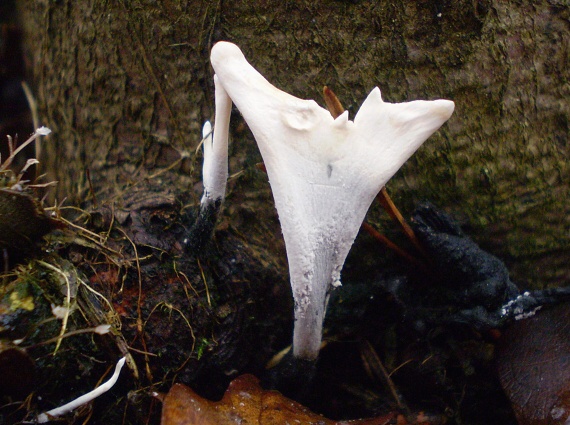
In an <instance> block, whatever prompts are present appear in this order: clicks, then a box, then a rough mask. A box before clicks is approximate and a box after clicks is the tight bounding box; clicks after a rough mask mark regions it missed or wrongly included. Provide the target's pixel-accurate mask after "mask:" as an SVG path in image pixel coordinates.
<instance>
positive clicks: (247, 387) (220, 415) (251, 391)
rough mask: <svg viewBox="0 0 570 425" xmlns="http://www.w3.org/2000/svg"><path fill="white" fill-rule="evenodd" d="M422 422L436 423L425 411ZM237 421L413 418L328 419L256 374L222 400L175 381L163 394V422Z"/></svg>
mask: <svg viewBox="0 0 570 425" xmlns="http://www.w3.org/2000/svg"><path fill="white" fill-rule="evenodd" d="M420 422H421V423H422V424H423V425H429V424H434V422H432V421H431V419H430V418H429V417H427V416H425V415H424V414H422V413H420V414H419V415H417V417H416V420H415V421H414V422H413V423H420ZM236 424H242V425H245V424H248V425H256V424H257V425H284V424H303V425H343V424H346V425H349V424H350V425H388V424H398V425H407V424H411V422H408V421H407V420H406V419H405V418H404V417H403V416H402V415H399V414H397V413H389V414H387V415H383V416H380V417H376V418H370V419H359V420H354V421H340V422H337V421H333V420H330V419H326V418H324V417H323V416H321V415H318V414H316V413H313V412H311V411H310V410H309V409H307V408H306V407H304V406H303V405H301V404H300V403H297V402H295V401H293V400H290V399H288V398H286V397H284V396H283V395H281V394H280V393H279V392H277V391H271V390H264V389H262V388H261V386H260V385H259V380H258V379H257V378H256V377H254V376H253V375H242V376H239V377H238V378H236V379H235V380H233V381H232V382H231V384H230V385H229V387H228V389H227V390H226V393H225V394H224V397H223V398H222V400H220V401H209V400H205V399H203V398H202V397H200V396H199V395H197V394H196V393H195V392H194V391H192V390H191V389H190V388H188V387H186V386H185V385H182V384H174V386H173V387H172V388H171V390H170V391H169V392H168V394H167V395H166V397H165V398H164V402H163V408H162V420H161V425H236Z"/></svg>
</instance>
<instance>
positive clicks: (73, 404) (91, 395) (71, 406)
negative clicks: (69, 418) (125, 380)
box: [36, 357, 126, 424]
mask: <svg viewBox="0 0 570 425" xmlns="http://www.w3.org/2000/svg"><path fill="white" fill-rule="evenodd" d="M125 360H126V359H125V357H122V358H121V359H120V360H119V361H118V362H117V365H116V366H115V372H114V373H113V376H111V378H109V380H108V381H107V382H105V383H104V384H101V385H99V386H98V387H97V388H95V389H94V390H93V391H90V392H88V393H87V394H83V395H82V396H81V397H78V398H76V399H75V400H72V401H70V402H69V403H67V404H64V405H63V406H60V407H58V408H56V409H52V410H50V411H48V412H45V413H41V414H39V415H38V417H37V418H36V422H37V423H39V424H44V423H47V422H50V421H51V420H52V419H53V418H57V417H58V416H61V415H65V414H66V413H69V412H71V411H73V410H75V409H77V408H78V407H80V406H83V405H84V404H87V403H89V402H90V401H92V400H95V399H96V398H97V397H99V396H100V395H101V394H103V393H106V392H107V391H109V390H110V389H111V388H112V387H113V385H115V383H116V382H117V379H119V374H120V373H121V369H122V368H123V365H124V364H125Z"/></svg>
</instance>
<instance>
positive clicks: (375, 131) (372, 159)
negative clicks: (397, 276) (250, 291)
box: [210, 42, 454, 360]
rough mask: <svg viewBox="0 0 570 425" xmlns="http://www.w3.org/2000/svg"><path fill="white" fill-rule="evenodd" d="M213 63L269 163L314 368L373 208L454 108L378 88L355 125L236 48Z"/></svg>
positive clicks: (302, 339)
mask: <svg viewBox="0 0 570 425" xmlns="http://www.w3.org/2000/svg"><path fill="white" fill-rule="evenodd" d="M210 59H211V63H212V66H213V68H214V70H215V72H216V75H217V77H218V79H219V83H221V86H223V88H224V89H225V91H226V92H227V94H228V95H229V97H230V98H231V99H232V100H233V102H234V103H235V105H236V106H237V107H238V109H239V110H240V112H241V113H242V115H243V117H244V119H245V121H246V122H247V124H248V126H249V128H250V129H251V131H252V132H253V135H254V137H255V139H256V141H257V144H258V145H259V149H260V151H261V155H262V157H263V160H264V162H265V167H266V169H267V174H268V176H269V181H270V184H271V188H272V191H273V196H274V199H275V205H276V207H277V211H278V213H279V220H280V222H281V227H282V230H283V236H284V238H285V244H286V249H287V257H288V262H289V273H290V278H291V286H292V289H293V297H294V300H295V326H294V334H293V355H294V357H296V358H301V359H306V360H314V359H316V357H317V356H318V352H319V346H320V343H321V339H322V326H323V319H324V315H325V310H326V304H327V301H328V297H329V294H330V292H331V290H332V289H333V288H334V287H336V286H339V285H340V272H341V269H342V266H343V264H344V261H345V259H346V256H347V255H348V251H349V250H350V247H351V246H352V243H353V241H354V239H355V237H356V234H357V233H358V230H359V228H360V225H361V224H362V221H363V220H364V217H365V215H366V212H367V210H368V208H369V207H370V204H371V203H372V201H373V199H374V197H375V196H376V195H377V194H378V192H379V191H380V189H381V188H382V187H383V186H384V185H385V184H386V182H387V181H388V180H389V179H390V178H391V177H392V176H393V175H394V173H396V171H398V169H399V168H400V167H401V166H402V164H403V163H404V162H405V161H406V160H407V159H408V158H409V157H410V156H411V155H412V154H413V153H414V152H415V151H416V149H418V147H419V146H420V145H421V144H422V143H423V142H424V141H425V140H426V139H427V138H428V137H429V136H430V135H432V134H433V133H434V132H435V131H436V130H437V129H438V128H439V127H440V126H441V125H442V124H443V123H444V122H445V121H447V119H449V117H450V116H451V114H452V112H453V109H454V103H453V102H451V101H449V100H434V101H414V102H407V103H397V104H392V103H386V102H384V101H383V100H382V97H381V95H380V90H379V89H378V88H375V89H374V90H372V92H371V93H370V94H369V95H368V97H367V99H366V100H365V101H364V103H363V104H362V106H361V108H360V110H359V111H358V113H357V114H356V117H355V118H354V121H351V120H349V119H348V112H344V113H343V114H341V115H340V116H339V117H338V118H336V119H333V117H332V116H331V114H330V113H329V111H327V110H326V109H324V108H321V107H320V106H319V105H317V103H316V102H315V101H313V100H302V99H298V98H296V97H294V96H291V95H289V94H287V93H285V92H283V91H281V90H279V89H277V88H276V87H274V86H273V85H271V84H270V83H269V82H268V81H267V80H266V79H265V78H264V77H263V76H262V75H261V74H260V73H259V72H258V71H257V70H255V69H254V68H253V67H252V66H251V65H250V64H249V63H248V62H247V60H246V59H245V57H244V55H243V53H242V52H241V50H240V49H239V48H238V47H237V46H236V45H234V44H232V43H228V42H219V43H217V44H216V45H215V46H214V47H213V49H212V52H211V58H210ZM218 128H219V127H218Z"/></svg>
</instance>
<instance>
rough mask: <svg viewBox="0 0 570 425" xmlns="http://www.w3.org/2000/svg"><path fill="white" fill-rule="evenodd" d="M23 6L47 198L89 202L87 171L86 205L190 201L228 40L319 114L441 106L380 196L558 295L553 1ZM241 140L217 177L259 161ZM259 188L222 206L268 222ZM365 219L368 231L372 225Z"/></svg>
mask: <svg viewBox="0 0 570 425" xmlns="http://www.w3.org/2000/svg"><path fill="white" fill-rule="evenodd" d="M20 6H21V7H20V11H21V17H22V23H24V24H25V26H26V35H27V40H26V46H27V48H28V58H29V66H30V68H31V69H32V70H33V82H34V85H35V89H36V94H37V98H38V104H39V107H40V116H41V123H42V124H44V125H47V126H50V127H51V128H52V129H53V130H54V135H53V137H52V140H51V141H50V142H49V143H46V144H45V146H44V148H43V152H42V158H40V159H41V160H42V162H43V166H44V170H45V171H47V172H48V173H49V174H50V176H53V178H55V179H56V180H58V181H59V187H58V192H57V196H58V198H59V199H62V198H64V197H67V198H68V199H69V200H70V201H71V202H78V201H84V200H85V199H87V198H89V197H90V194H89V190H88V180H87V174H86V170H89V172H90V176H91V180H92V184H93V186H94V191H95V194H96V196H97V198H98V199H110V197H113V196H117V195H118V194H119V193H121V192H123V191H124V190H125V188H127V187H130V185H133V184H140V182H142V181H145V179H155V180H156V181H158V182H159V183H160V184H163V185H164V186H172V187H175V188H176V189H177V190H186V191H190V192H194V190H196V194H197V196H196V197H195V198H194V199H197V198H198V196H199V191H200V189H199V185H197V184H198V183H199V173H198V171H199V168H200V167H199V166H197V165H198V164H199V163H200V158H199V157H200V154H199V153H198V154H196V148H197V146H198V143H199V142H200V127H201V124H202V122H203V121H204V120H205V119H208V118H211V116H212V111H213V88H212V71H211V69H210V67H209V64H208V53H209V50H210V48H211V46H212V44H213V43H214V42H215V41H216V40H222V39H224V40H230V41H233V42H235V43H237V44H238V45H239V46H241V48H242V49H243V51H244V52H245V54H246V57H248V58H249V60H250V61H251V62H252V64H253V65H254V66H256V67H257V68H258V69H259V70H260V72H261V73H262V74H264V75H265V76H266V77H267V78H268V79H269V80H270V81H271V82H273V83H274V84H275V85H277V86H278V87H280V88H282V89H284V90H286V91H288V92H290V93H292V94H295V95H296V96H299V97H304V98H315V99H317V100H318V101H319V102H320V99H319V97H320V95H319V93H320V92H321V89H322V86H323V85H325V84H326V85H328V86H330V87H331V88H333V89H334V90H335V92H336V93H337V95H338V96H339V98H340V99H341V101H342V102H343V104H344V105H345V107H347V109H349V111H350V113H351V114H352V116H353V114H354V113H355V112H356V111H357V110H358V107H359V105H360V103H361V102H362V101H363V99H364V97H365V96H366V95H367V93H368V92H369V91H370V90H371V89H372V88H373V87H374V86H379V87H380V89H381V90H382V93H383V97H384V98H385V100H387V101H391V102H401V101H407V100H413V99H434V98H447V99H452V100H454V101H455V103H456V111H455V113H454V115H453V117H452V118H451V120H450V121H449V123H448V124H447V125H445V126H444V127H443V128H442V129H441V130H440V131H439V133H438V134H436V135H435V136H434V137H432V138H431V139H430V140H429V141H428V142H426V143H425V145H424V146H423V147H422V148H421V149H420V151H419V152H418V153H417V154H416V155H415V156H414V157H413V158H412V159H411V160H410V161H409V162H408V164H407V165H406V166H405V167H404V169H403V170H401V171H400V172H399V173H398V175H397V176H396V177H394V178H393V179H392V181H391V182H390V183H389V186H388V188H389V190H390V191H391V193H392V195H393V197H394V198H395V199H396V201H397V203H398V204H399V205H400V207H401V208H402V209H403V210H404V211H405V212H408V211H409V210H410V209H411V207H412V206H413V203H414V202H415V201H417V200H418V199H423V198H428V199H431V200H432V201H434V202H435V203H437V204H438V205H439V206H441V207H444V208H446V209H448V210H450V211H453V212H454V213H456V214H459V215H460V216H462V217H464V218H465V220H468V221H469V223H470V224H471V225H472V226H473V232H472V233H473V234H474V235H475V236H476V238H477V239H478V241H479V242H480V243H482V244H483V245H484V246H485V247H486V248H488V249H490V250H491V251H492V252H493V253H495V254H496V255H498V256H499V257H501V258H502V259H503V260H505V261H506V262H507V264H508V265H509V267H510V269H511V271H512V274H513V277H514V280H515V281H517V282H519V283H521V284H522V285H523V286H533V287H538V288H540V287H544V286H548V285H560V284H568V282H569V280H570V268H569V267H570V266H569V264H570V263H569V262H568V261H567V258H568V253H569V243H570V231H569V226H570V218H569V217H570V214H569V213H570V207H569V204H568V202H567V197H568V192H569V188H568V185H569V183H568V182H569V179H568V177H569V176H568V160H567V157H568V151H569V145H568V131H569V130H568V128H569V123H568V122H569V119H568V115H569V108H570V106H569V104H568V101H567V99H568V95H569V91H570V85H569V83H568V75H569V72H570V71H569V66H568V62H569V43H570V32H569V26H570V25H569V22H568V19H569V16H570V8H569V7H568V6H567V5H566V3H565V2H560V1H554V0H549V1H546V0H542V1H538V2H526V1H521V2H519V1H510V2H502V1H491V0H481V1H453V2H452V1H435V2H405V1H395V2H372V1H352V2H351V1H298V2H290V1H269V0H266V1H258V2H250V1H232V2H221V1H218V2H210V1H192V2H187V1H186V2H185V1H170V0H164V1H131V0H119V1H105V0H81V1H68V0H63V1H59V2H49V1H40V2H38V1H30V0H22V1H20ZM321 103H322V102H321ZM236 122H238V123H239V122H240V120H239V117H238V118H237V119H236ZM240 129H241V127H240V126H239V125H236V128H235V130H236V131H235V132H234V139H233V144H232V150H231V156H232V160H231V170H230V172H231V174H233V173H237V172H240V171H244V170H245V171H250V170H251V166H252V164H253V163H254V162H256V161H259V160H260V158H259V155H258V153H257V151H256V149H255V147H254V145H253V142H252V138H251V135H249V134H247V133H243V132H240V131H239V130H240ZM169 167H170V169H169V170H167V171H165V170H166V169H168V168H169ZM262 180H263V179H262V178H258V179H257V181H258V183H259V182H261V183H260V185H261V188H260V187H259V186H260V185H259V184H258V185H257V186H255V185H251V184H248V185H239V183H238V185H237V186H239V187H241V188H240V189H239V191H238V192H241V193H234V194H230V196H229V199H228V201H227V205H232V204H234V203H242V204H240V205H241V207H243V202H245V200H244V199H243V195H244V194H248V193H249V196H253V195H252V194H251V192H259V191H260V190H262V191H263V199H264V201H265V200H266V201H267V203H264V204H263V205H265V207H266V208H267V209H271V208H272V206H271V200H270V195H268V192H267V186H266V185H264V184H263V181H262ZM248 183H251V182H248ZM257 207H258V206H256V208H257ZM231 208H232V207H230V209H231ZM234 208H238V207H234ZM378 211H379V210H378ZM378 211H376V210H373V211H372V212H371V214H370V219H371V220H372V221H376V222H377V223H379V224H382V222H383V220H384V219H383V218H382V217H380V215H379V213H378ZM260 214H261V215H262V216H266V215H267V214H264V213H262V212H260ZM269 217H270V219H275V216H274V214H273V213H272V212H271V213H270V214H269ZM241 230H242V231H244V232H247V229H241ZM281 254H282V251H281V252H279V255H281Z"/></svg>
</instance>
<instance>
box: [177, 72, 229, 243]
mask: <svg viewBox="0 0 570 425" xmlns="http://www.w3.org/2000/svg"><path fill="white" fill-rule="evenodd" d="M214 84H215V87H216V95H215V100H216V122H215V128H213V129H212V125H211V124H210V121H206V123H205V124H204V127H203V128H202V147H203V150H204V164H203V166H202V182H203V184H204V194H203V196H202V200H201V201H200V213H199V215H198V217H197V219H196V221H195V222H194V225H193V227H192V229H191V231H190V236H189V237H188V238H186V239H185V240H184V243H185V245H186V247H187V249H188V250H190V251H193V252H195V253H199V252H200V251H201V250H202V248H203V247H204V245H205V244H206V243H207V242H208V241H209V240H210V238H211V237H212V232H213V230H214V227H215V225H216V221H217V219H218V214H219V212H220V208H221V206H222V203H223V201H224V197H225V195H226V183H227V180H228V133H229V126H230V115H231V112H232V101H231V99H230V98H229V96H228V94H227V93H226V91H225V90H224V88H223V87H222V85H221V84H220V83H219V82H218V80H217V78H216V77H214Z"/></svg>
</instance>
